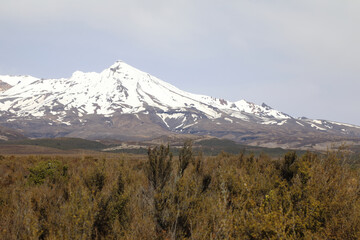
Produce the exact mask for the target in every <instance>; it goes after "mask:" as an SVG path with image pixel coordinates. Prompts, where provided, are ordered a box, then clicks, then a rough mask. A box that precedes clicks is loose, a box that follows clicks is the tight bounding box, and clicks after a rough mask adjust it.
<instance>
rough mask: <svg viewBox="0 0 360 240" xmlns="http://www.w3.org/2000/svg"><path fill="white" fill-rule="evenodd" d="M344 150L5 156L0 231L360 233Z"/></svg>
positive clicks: (357, 193) (27, 235)
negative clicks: (278, 154)
mask: <svg viewBox="0 0 360 240" xmlns="http://www.w3.org/2000/svg"><path fill="white" fill-rule="evenodd" d="M345 158H346V156H345V155H344V154H343V152H341V151H339V152H328V153H327V154H326V155H323V156H317V155H315V154H312V153H307V154H305V155H303V156H302V157H297V156H296V154H295V153H293V152H289V153H288V154H287V155H286V156H284V158H283V159H282V160H272V159H270V158H269V157H267V156H265V155H261V156H259V157H254V156H253V155H251V154H250V155H244V154H239V155H229V154H225V153H222V154H220V155H218V156H217V157H203V156H201V155H198V156H193V154H192V150H191V146H190V145H189V144H185V145H184V148H183V149H182V150H181V152H180V155H179V156H177V157H175V156H174V157H173V156H172V155H171V152H170V150H169V148H167V147H164V146H160V147H158V148H155V149H151V150H149V153H148V158H147V159H141V158H140V157H139V158H134V157H130V156H121V155H119V157H118V158H117V159H114V158H106V157H104V158H102V159H101V158H100V159H98V158H95V157H82V158H81V157H65V156H59V157H31V156H29V157H14V156H9V157H2V158H1V159H0V187H1V188H0V216H1V217H0V239H359V238H360V177H359V170H358V169H351V168H350V167H349V166H347V165H346V164H344V159H345Z"/></svg>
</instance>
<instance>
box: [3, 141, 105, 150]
mask: <svg viewBox="0 0 360 240" xmlns="http://www.w3.org/2000/svg"><path fill="white" fill-rule="evenodd" d="M0 145H34V146H42V147H49V148H56V149H60V150H73V149H87V150H101V149H103V148H105V147H106V145H104V144H102V143H100V142H96V141H90V140H86V139H81V138H43V139H25V140H14V141H7V142H1V143H0Z"/></svg>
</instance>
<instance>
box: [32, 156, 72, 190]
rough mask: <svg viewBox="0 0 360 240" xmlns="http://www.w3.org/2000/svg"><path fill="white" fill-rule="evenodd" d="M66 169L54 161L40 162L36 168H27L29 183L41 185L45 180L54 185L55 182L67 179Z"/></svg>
mask: <svg viewBox="0 0 360 240" xmlns="http://www.w3.org/2000/svg"><path fill="white" fill-rule="evenodd" d="M67 170H68V167H67V166H66V165H63V164H62V163H61V162H59V161H56V160H49V161H42V162H39V163H38V164H37V165H36V166H34V167H32V168H29V171H30V175H29V182H30V183H32V184H36V185H37V184H43V183H44V182H45V180H46V179H49V181H50V182H52V183H55V182H56V181H57V180H60V179H62V178H65V177H67Z"/></svg>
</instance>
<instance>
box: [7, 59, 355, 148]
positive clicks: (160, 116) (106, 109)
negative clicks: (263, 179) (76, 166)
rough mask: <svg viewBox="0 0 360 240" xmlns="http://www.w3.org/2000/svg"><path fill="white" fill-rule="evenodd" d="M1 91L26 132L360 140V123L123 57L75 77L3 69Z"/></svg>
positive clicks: (302, 142) (278, 142) (11, 120)
mask: <svg viewBox="0 0 360 240" xmlns="http://www.w3.org/2000/svg"><path fill="white" fill-rule="evenodd" d="M0 92H1V95H0V113H1V116H0V125H2V126H4V127H9V128H13V129H21V130H22V132H23V133H24V134H25V135H26V136H28V137H80V138H86V139H120V140H146V139H151V138H156V137H159V136H163V135H169V134H174V133H176V134H196V135H210V136H216V137H221V138H228V139H231V140H235V141H237V142H242V143H245V144H252V145H260V146H270V147H271V146H274V147H277V146H282V147H306V146H313V145H314V144H319V143H324V142H329V141H342V140H351V141H356V140H359V139H360V127H358V126H354V125H350V124H342V123H337V122H333V121H326V120H311V119H307V118H301V119H299V118H294V117H292V116H290V115H288V114H285V113H282V112H280V111H278V110H275V109H272V108H271V107H269V106H267V105H266V104H262V105H257V104H254V103H251V102H247V101H245V100H240V101H237V102H230V101H226V100H224V99H218V98H213V97H209V96H204V95H197V94H192V93H188V92H185V91H182V90H180V89H178V88H176V87H174V86H172V85H171V84H169V83H166V82H164V81H162V80H160V79H158V78H156V77H154V76H151V75H150V74H148V73H145V72H142V71H140V70H138V69H136V68H134V67H132V66H130V65H128V64H126V63H124V62H122V61H117V62H116V63H114V64H113V65H112V66H111V67H109V68H107V69H105V70H104V71H102V72H101V73H95V72H90V73H84V72H80V71H77V72H75V73H73V75H72V76H71V77H70V78H61V79H39V78H35V77H31V76H0Z"/></svg>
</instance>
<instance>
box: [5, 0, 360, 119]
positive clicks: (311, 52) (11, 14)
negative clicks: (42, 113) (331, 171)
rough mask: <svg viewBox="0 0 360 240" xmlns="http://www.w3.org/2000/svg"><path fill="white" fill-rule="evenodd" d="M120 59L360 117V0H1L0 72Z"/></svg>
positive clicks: (296, 109) (47, 70) (312, 113)
mask: <svg viewBox="0 0 360 240" xmlns="http://www.w3.org/2000/svg"><path fill="white" fill-rule="evenodd" d="M116 60H123V61H125V62H127V63H128V64H130V65H132V66H134V67H136V68H138V69H140V70H143V71H145V72H148V73H150V74H152V75H154V76H156V77H158V78H160V79H162V80H164V81H167V82H169V83H171V84H173V85H175V86H176V87H178V88H180V89H182V90H185V91H188V92H192V93H198V94H205V95H210V96H213V97H217V98H224V99H227V100H230V101H237V100H240V99H245V100H247V101H251V102H255V103H257V104H261V103H262V102H265V103H266V104H268V105H270V106H272V107H273V108H275V109H278V110H280V111H282V112H285V113H288V114H290V115H292V116H294V117H301V116H306V117H309V118H315V119H328V120H335V121H340V122H345V123H353V124H358V125H360V1H356V0H301V1H296V0H273V1H269V0H251V1H250V0H227V1H220V0H218V1H215V0H206V1H205V0H198V1H197V0H191V1H190V0H176V1H173V0H152V1H149V0H128V1H122V0H101V1H100V0H76V1H75V0H16V1H13V0H0V74H1V75H7V74H12V75H19V74H26V75H33V76H35V77H44V78H59V77H69V76H71V74H72V72H74V71H75V70H81V71H84V72H87V71H95V72H100V71H102V70H103V69H105V68H107V67H109V66H110V65H112V64H113V62H115V61H116Z"/></svg>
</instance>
